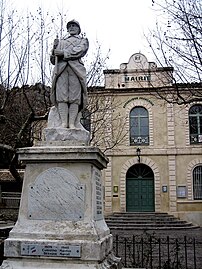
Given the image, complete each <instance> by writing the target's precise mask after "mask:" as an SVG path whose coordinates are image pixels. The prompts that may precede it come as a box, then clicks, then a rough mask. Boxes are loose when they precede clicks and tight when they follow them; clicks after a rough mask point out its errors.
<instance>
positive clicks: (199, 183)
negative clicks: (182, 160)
mask: <svg viewBox="0 0 202 269" xmlns="http://www.w3.org/2000/svg"><path fill="white" fill-rule="evenodd" d="M193 197H194V200H202V166H197V167H195V168H194V171H193Z"/></svg>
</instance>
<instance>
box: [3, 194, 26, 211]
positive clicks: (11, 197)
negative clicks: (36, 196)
mask: <svg viewBox="0 0 202 269" xmlns="http://www.w3.org/2000/svg"><path fill="white" fill-rule="evenodd" d="M20 198H21V193H20V192H2V193H1V203H2V204H3V205H4V206H5V207H6V208H19V206H20Z"/></svg>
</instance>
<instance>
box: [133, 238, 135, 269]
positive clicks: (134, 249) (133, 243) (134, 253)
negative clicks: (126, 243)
mask: <svg viewBox="0 0 202 269" xmlns="http://www.w3.org/2000/svg"><path fill="white" fill-rule="evenodd" d="M133 264H134V266H135V236H134V235H133Z"/></svg>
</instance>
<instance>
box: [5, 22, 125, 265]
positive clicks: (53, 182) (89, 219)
mask: <svg viewBox="0 0 202 269" xmlns="http://www.w3.org/2000/svg"><path fill="white" fill-rule="evenodd" d="M67 30H68V32H69V34H70V35H69V36H68V37H64V38H63V39H61V40H55V42H54V48H53V50H52V53H51V62H52V63H53V64H54V65H55V68H54V75H53V83H52V92H51V100H52V104H53V106H52V108H51V109H50V112H49V117H48V126H47V128H44V141H42V142H41V143H39V144H36V145H34V146H33V147H27V148H21V149H18V156H19V160H21V161H23V162H24V163H25V164H26V168H25V174H24V180H23V188H22V194H21V202H20V208H19V215H18V220H17V222H16V224H15V226H14V227H13V229H12V230H11V231H10V233H9V237H8V238H7V239H6V240H5V242H4V256H5V257H6V258H7V259H6V260H4V261H3V264H2V265H1V267H0V268H1V269H39V268H41V269H47V268H52V269H73V268H74V269H117V268H120V267H121V263H120V258H117V257H115V256H114V253H113V237H112V234H111V233H110V230H109V227H108V226H107V224H106V222H105V219H104V208H103V182H102V170H103V169H104V168H106V167H107V163H108V158H107V157H106V156H105V155H104V154H103V153H102V152H101V150H100V149H99V148H97V147H92V146H90V145H89V143H88V142H89V132H88V131H86V130H85V129H84V127H83V126H82V125H81V124H80V114H81V111H82V109H83V108H85V106H86V103H87V90H86V82H85V80H86V74H85V67H84V65H83V63H82V61H81V58H82V57H83V56H84V55H85V54H86V52H87V50H88V40H87V39H86V38H83V37H80V36H79V34H80V32H81V29H80V25H79V23H78V22H77V21H75V20H72V21H69V22H68V23H67Z"/></svg>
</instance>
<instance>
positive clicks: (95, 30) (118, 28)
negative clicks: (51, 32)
mask: <svg viewBox="0 0 202 269" xmlns="http://www.w3.org/2000/svg"><path fill="white" fill-rule="evenodd" d="M13 5H14V6H15V7H16V8H17V9H22V10H28V11H29V10H30V11H33V10H34V9H37V7H39V6H41V7H42V8H43V9H44V10H47V11H50V12H52V13H54V12H55V13H57V12H58V11H60V12H61V11H62V12H63V14H66V19H67V21H69V20H72V19H75V20H77V21H79V23H80V25H81V30H82V32H85V33H86V37H87V38H88V39H89V44H90V47H89V52H92V50H93V49H94V48H95V43H96V40H97V41H98V42H99V43H100V45H101V48H102V53H103V54H106V53H107V52H108V50H109V49H110V54H109V60H108V62H107V65H108V68H112V69H117V68H119V67H120V64H121V63H125V62H128V60H129V58H130V56H131V55H132V54H134V53H137V52H141V53H143V54H144V55H145V56H146V57H147V58H148V60H149V61H154V58H153V55H152V53H151V52H150V50H149V46H148V43H147V41H146V39H145V36H144V35H145V34H147V33H148V29H152V28H153V29H154V28H155V23H156V19H157V18H156V13H155V12H154V10H153V8H152V0H55V1H53V0H35V1H32V0H27V1H24V0H15V1H14V2H13Z"/></svg>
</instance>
